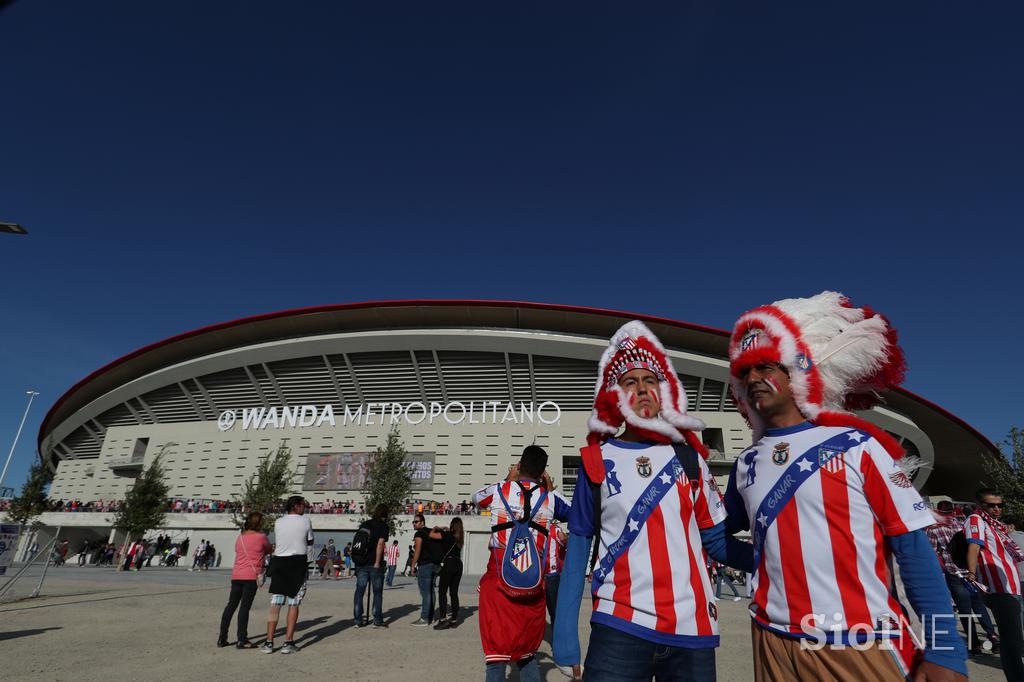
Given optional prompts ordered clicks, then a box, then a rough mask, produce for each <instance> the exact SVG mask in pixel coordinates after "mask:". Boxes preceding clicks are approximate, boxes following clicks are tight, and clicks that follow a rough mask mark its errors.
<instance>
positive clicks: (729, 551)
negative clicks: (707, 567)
mask: <svg viewBox="0 0 1024 682" xmlns="http://www.w3.org/2000/svg"><path fill="white" fill-rule="evenodd" d="M700 541H701V543H702V544H703V545H704V549H705V551H707V553H708V556H710V557H711V558H712V559H714V560H715V561H717V562H718V563H720V564H725V565H726V566H732V567H733V568H738V569H740V570H741V571H744V572H745V573H753V572H754V546H753V545H752V544H750V543H749V542H743V541H742V540H737V539H736V538H734V537H733V536H732V535H727V534H726V532H725V522H724V521H723V522H722V523H718V524H715V525H714V526H711V527H710V528H705V529H704V530H702V531H701V532H700Z"/></svg>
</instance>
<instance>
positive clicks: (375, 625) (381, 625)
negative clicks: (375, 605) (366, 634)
mask: <svg viewBox="0 0 1024 682" xmlns="http://www.w3.org/2000/svg"><path fill="white" fill-rule="evenodd" d="M387 626H388V624H387V623H385V622H384V621H381V622H379V623H374V624H373V629H374V630H379V629H381V628H386V627H387Z"/></svg>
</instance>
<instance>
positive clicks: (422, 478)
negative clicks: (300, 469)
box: [302, 452, 434, 490]
mask: <svg viewBox="0 0 1024 682" xmlns="http://www.w3.org/2000/svg"><path fill="white" fill-rule="evenodd" d="M372 457H373V453H372V452H338V453H327V454H311V455H307V457H306V473H305V476H304V477H303V480H302V489H303V490H365V489H366V477H367V475H368V473H369V470H370V459H371V458H372ZM408 462H409V467H410V469H411V470H412V489H413V490H431V489H433V487H434V453H433V452H410V453H408Z"/></svg>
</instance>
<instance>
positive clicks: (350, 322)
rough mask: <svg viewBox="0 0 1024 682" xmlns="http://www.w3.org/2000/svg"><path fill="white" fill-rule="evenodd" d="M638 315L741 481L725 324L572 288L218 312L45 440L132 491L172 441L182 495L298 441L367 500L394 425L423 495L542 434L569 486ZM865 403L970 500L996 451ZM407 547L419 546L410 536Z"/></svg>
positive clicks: (298, 448)
mask: <svg viewBox="0 0 1024 682" xmlns="http://www.w3.org/2000/svg"><path fill="white" fill-rule="evenodd" d="M630 319H640V320H643V321H644V322H645V323H646V324H647V325H648V326H649V327H650V328H651V330H652V331H653V332H654V333H655V334H657V335H658V336H659V338H660V339H661V340H662V342H663V343H664V345H665V346H666V348H667V349H668V350H669V354H670V356H671V357H672V360H673V362H674V364H675V368H676V370H677V371H678V372H680V379H681V380H682V383H683V385H684V386H685V388H686V391H687V397H688V400H689V405H690V411H691V413H692V414H694V415H696V416H698V417H699V418H701V419H702V420H704V422H705V423H706V424H707V429H706V430H705V431H704V432H703V438H704V442H705V443H706V444H707V445H708V446H709V448H710V451H711V462H710V463H711V467H712V470H713V471H714V472H715V473H716V474H717V475H718V476H719V477H720V480H722V481H724V478H725V477H726V476H727V474H728V471H729V468H730V467H731V465H732V462H733V461H734V460H735V458H736V456H737V455H738V454H739V453H740V452H741V451H742V450H743V449H744V447H746V446H747V445H748V444H749V443H750V430H749V428H748V427H747V425H746V423H745V422H744V420H743V418H742V417H741V415H740V414H739V413H738V412H737V411H736V408H735V406H734V405H733V403H732V401H731V399H730V397H729V395H728V392H727V385H728V382H727V380H728V361H727V345H728V333H727V332H725V331H723V330H719V329H712V328H708V327H702V326H699V325H695V324H689V323H684V322H677V321H674V320H668V319H663V318H656V317H650V316H645V315H635V314H631V313H624V312H616V311H608V310H599V309H592V308H578V307H570V306H560V305H548V304H538V303H519V302H501V301H389V302H374V303H358V304H351V305H334V306H323V307H317V308H306V309H299V310H289V311H283V312H277V313H270V314H266V315H259V316H256V317H249V318H244V319H241V320H236V321H233V322H227V323H223V324H218V325H214V326H211V327H207V328H203V329H199V330H196V331H191V332H187V333H184V334H180V335H178V336H175V337H173V338H170V339H167V340H164V341H160V342H158V343H154V344H152V345H150V346H147V347H145V348H142V349H140V350H138V351H136V352H134V353H131V354H129V355H126V356H125V357H123V358H120V359H118V360H115V361H114V362H112V363H110V364H108V365H107V366H105V367H102V368H101V369H98V370H97V371H95V372H93V373H92V374H91V375H89V376H88V377H86V378H85V379H83V380H82V381H80V382H78V383H77V384H76V385H75V386H73V387H72V388H71V389H70V390H69V391H68V392H67V393H65V394H64V395H63V396H62V397H61V398H60V399H59V400H58V401H57V402H56V403H55V404H54V405H53V407H52V408H51V409H50V411H49V413H48V414H47V415H46V417H45V419H44V420H43V423H42V426H41V428H40V433H39V453H40V455H41V456H42V458H43V460H44V461H45V462H46V463H47V465H48V466H50V467H51V468H52V469H53V470H54V471H55V479H54V482H53V484H52V486H51V489H50V496H51V498H54V499H64V500H80V501H83V502H86V501H95V500H112V499H120V498H121V497H123V495H124V492H125V490H126V488H127V487H128V486H130V485H131V484H132V482H133V481H134V479H135V477H137V476H138V475H139V473H140V472H141V471H142V469H143V468H144V467H145V466H147V465H148V463H149V462H151V461H152V460H153V458H155V457H156V456H157V454H158V453H161V452H162V453H163V463H164V467H165V470H166V472H167V475H168V477H169V482H170V487H171V495H172V496H173V497H175V498H181V499H195V500H229V499H232V498H233V496H235V495H237V494H238V493H240V491H241V486H242V484H243V482H244V481H246V480H247V479H248V478H249V476H250V475H251V474H252V473H253V472H254V470H255V467H256V465H257V462H258V458H259V457H261V456H263V455H265V454H267V453H269V452H272V451H274V450H276V449H277V448H278V447H279V446H280V445H281V444H282V443H284V444H286V445H287V446H288V447H289V448H290V449H291V452H292V456H293V462H294V464H295V467H296V474H297V475H296V492H301V493H302V494H303V495H305V496H306V497H307V498H308V499H309V500H311V501H313V502H317V501H326V500H347V499H356V500H358V501H360V502H361V501H362V493H361V492H360V488H361V487H362V480H363V477H364V476H365V465H366V463H367V457H368V455H369V453H371V452H373V451H374V450H375V449H376V448H378V447H381V446H382V445H383V444H384V443H385V441H386V438H387V434H388V431H389V430H390V429H392V428H397V429H398V430H399V432H400V434H401V438H402V440H403V441H404V443H405V446H406V448H407V450H408V451H409V452H410V453H411V454H412V460H413V463H414V464H413V466H414V472H415V488H416V490H415V492H414V493H413V494H414V496H415V497H417V498H419V499H423V500H433V501H437V502H441V501H445V500H448V501H451V502H454V503H458V502H461V501H464V500H468V498H469V497H470V495H471V494H472V493H473V491H475V490H476V489H478V488H480V487H481V486H483V485H485V484H487V483H490V482H493V481H495V480H498V479H499V478H502V477H503V476H504V475H505V473H506V471H507V468H508V466H509V465H510V464H511V463H513V462H514V461H515V460H516V459H517V458H518V455H519V453H520V452H521V451H522V449H523V447H525V446H526V445H529V444H531V443H536V444H538V445H541V446H543V447H544V448H545V449H546V450H547V451H548V453H549V456H550V464H549V469H550V471H551V472H552V474H553V476H554V478H555V480H556V482H557V483H558V484H559V485H560V487H561V489H562V492H563V493H565V494H567V495H568V494H571V492H572V490H573V488H574V486H575V484H576V476H577V469H578V466H579V447H580V446H581V445H583V444H584V437H585V435H586V420H587V417H588V416H589V413H590V409H591V405H592V401H593V395H594V387H595V381H596V372H597V369H596V367H597V360H598V358H599V357H600V355H601V352H602V351H603V349H604V348H605V347H606V345H607V340H608V338H609V337H610V336H611V334H612V333H613V332H614V331H615V330H616V329H617V328H618V327H619V326H620V325H622V324H623V323H624V322H626V321H628V320H630ZM864 416H865V417H866V418H867V419H868V420H869V421H871V422H873V423H875V424H877V425H878V426H881V427H882V428H884V429H886V430H887V431H889V432H890V433H892V434H893V435H895V436H896V438H897V439H898V440H899V441H900V442H901V443H902V445H903V447H904V448H906V449H907V451H908V452H909V453H911V454H913V455H917V456H919V457H920V458H921V461H922V462H923V464H924V466H922V467H921V468H920V469H919V470H918V472H917V473H916V475H915V476H914V479H913V480H914V485H915V486H916V487H917V488H918V489H920V490H921V491H922V492H923V493H925V494H933V495H939V494H941V495H950V496H952V497H954V498H966V497H968V496H969V495H970V494H971V493H972V490H973V487H974V485H975V484H976V482H977V481H978V480H979V479H980V478H981V477H982V471H983V467H982V461H983V459H984V458H985V457H988V456H992V455H994V454H995V453H996V449H995V447H994V446H993V445H992V444H991V443H990V442H989V441H988V440H987V439H986V438H985V437H984V436H982V435H981V434H979V433H978V432H977V431H975V430H974V429H973V428H971V427H970V426H969V425H968V424H966V423H964V422H963V421H962V420H960V419H959V418H957V417H955V416H954V415H952V414H950V413H949V412H947V411H945V410H943V409H942V408H940V407H938V406H936V405H934V404H932V403H930V402H928V401H927V400H925V399H924V398H921V397H919V396H916V395H914V394H913V393H910V392H908V391H904V390H898V391H893V392H890V393H889V394H887V395H886V396H885V406H884V407H880V408H876V409H873V410H871V411H869V412H867V413H865V415H864ZM86 517H88V518H86ZM215 517H216V518H215ZM109 520H110V515H109V514H99V513H82V514H67V513H62V514H58V513H48V514H46V515H44V519H43V521H44V522H45V523H46V524H47V525H48V526H58V525H59V526H62V527H63V528H64V529H65V533H67V532H69V531H68V530H67V529H76V530H72V531H70V532H71V533H72V537H75V538H82V537H87V536H90V535H92V536H98V535H100V534H103V535H105V534H108V533H109ZM313 521H314V528H316V529H317V530H318V533H319V534H320V536H322V537H318V542H319V541H320V540H321V539H325V538H326V537H327V536H331V537H335V538H336V542H338V541H339V540H343V539H345V534H346V533H350V532H351V531H352V530H353V529H354V528H355V527H356V526H355V522H356V519H355V518H354V517H344V516H339V517H335V516H328V515H323V516H322V517H320V516H315V517H314V519H313ZM436 521H439V522H446V521H447V520H446V519H443V518H440V519H436ZM486 521H487V520H486V519H483V518H482V519H477V520H472V519H471V522H470V526H469V530H470V546H469V549H468V552H469V557H470V561H469V567H468V569H467V570H468V571H469V572H477V573H478V572H481V571H482V569H483V561H484V557H485V551H484V546H485V537H486V532H487V523H486ZM168 524H169V525H168V527H167V529H168V530H169V531H170V532H171V534H172V535H173V536H175V537H177V538H180V537H182V535H183V534H184V535H189V536H191V537H193V538H195V540H194V541H193V545H192V546H193V547H194V546H195V544H194V543H195V542H198V540H199V536H202V537H204V538H206V539H213V540H214V542H215V543H216V544H217V545H218V547H219V548H220V549H222V550H223V552H222V553H223V559H222V561H224V562H228V561H230V559H231V558H232V555H233V549H232V547H233V540H232V538H233V537H234V533H235V532H236V531H234V530H233V528H232V526H231V522H230V517H229V516H228V515H226V514H172V515H169V516H168ZM406 526H408V524H406ZM406 530H408V528H406ZM320 531H322V532H320ZM76 533H77V535H76ZM154 534H155V533H154ZM402 544H403V561H404V547H405V545H407V544H408V543H407V538H405V537H403V538H402Z"/></svg>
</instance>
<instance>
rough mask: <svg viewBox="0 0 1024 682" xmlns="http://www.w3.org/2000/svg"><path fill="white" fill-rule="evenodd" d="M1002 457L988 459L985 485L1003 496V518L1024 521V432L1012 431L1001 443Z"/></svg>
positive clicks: (1015, 429) (1019, 430)
mask: <svg viewBox="0 0 1024 682" xmlns="http://www.w3.org/2000/svg"><path fill="white" fill-rule="evenodd" d="M999 451H1000V454H1001V457H999V458H998V459H995V460H992V459H990V458H986V459H985V460H984V462H985V474H986V479H985V481H984V483H985V485H987V486H989V487H992V488H995V489H997V490H998V491H999V492H1000V493H1002V495H1003V503H1004V504H1005V505H1006V506H1005V507H1004V508H1003V517H1004V518H1006V517H1009V518H1011V519H1015V520H1016V521H1017V522H1018V523H1020V522H1021V521H1022V520H1024V430H1021V429H1019V428H1017V427H1013V428H1011V429H1010V432H1009V433H1008V434H1006V438H1004V439H1003V441H1002V442H1001V443H999Z"/></svg>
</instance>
